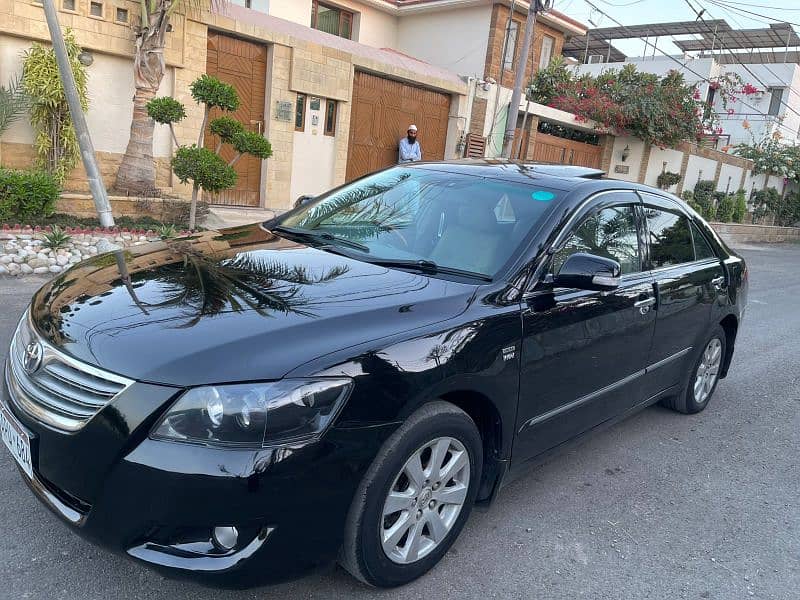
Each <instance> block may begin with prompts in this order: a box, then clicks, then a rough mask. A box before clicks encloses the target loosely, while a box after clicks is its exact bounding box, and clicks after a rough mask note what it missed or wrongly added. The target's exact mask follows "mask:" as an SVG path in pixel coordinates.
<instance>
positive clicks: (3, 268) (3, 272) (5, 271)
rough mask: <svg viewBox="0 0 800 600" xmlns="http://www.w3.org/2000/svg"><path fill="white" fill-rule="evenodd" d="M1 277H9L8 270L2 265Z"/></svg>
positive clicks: (0, 266) (0, 269) (0, 267)
mask: <svg viewBox="0 0 800 600" xmlns="http://www.w3.org/2000/svg"><path fill="white" fill-rule="evenodd" d="M0 275H8V269H6V268H5V267H4V266H3V265H0Z"/></svg>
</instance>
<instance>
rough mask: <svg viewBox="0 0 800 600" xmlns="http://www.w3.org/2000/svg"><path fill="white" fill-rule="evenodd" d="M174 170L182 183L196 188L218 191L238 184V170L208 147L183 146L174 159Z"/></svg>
mask: <svg viewBox="0 0 800 600" xmlns="http://www.w3.org/2000/svg"><path fill="white" fill-rule="evenodd" d="M172 170H173V171H174V172H175V175H176V176H177V177H178V179H179V180H180V182H181V183H189V182H191V183H192V186H193V187H194V188H195V189H202V190H205V191H207V192H218V191H220V190H226V189H228V188H232V187H233V186H234V185H236V180H237V178H238V176H237V174H236V171H235V170H234V169H233V167H231V166H230V165H228V163H226V162H225V161H224V160H222V158H220V156H219V155H218V154H216V153H214V152H212V151H211V150H209V149H208V148H198V147H197V146H194V145H192V146H181V147H180V148H178V150H177V152H175V156H174V157H173V159H172Z"/></svg>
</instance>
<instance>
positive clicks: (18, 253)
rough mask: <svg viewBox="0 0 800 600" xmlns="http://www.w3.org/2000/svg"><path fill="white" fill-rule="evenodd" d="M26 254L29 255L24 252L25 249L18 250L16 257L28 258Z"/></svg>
mask: <svg viewBox="0 0 800 600" xmlns="http://www.w3.org/2000/svg"><path fill="white" fill-rule="evenodd" d="M28 254H30V253H29V252H28V251H27V250H25V248H20V249H19V250H17V256H21V257H22V258H25V257H26V256H28Z"/></svg>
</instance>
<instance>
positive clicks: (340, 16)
mask: <svg viewBox="0 0 800 600" xmlns="http://www.w3.org/2000/svg"><path fill="white" fill-rule="evenodd" d="M353 17H354V14H353V13H352V12H350V11H348V10H344V9H342V8H339V7H338V6H333V5H330V4H325V3H323V2H317V0H313V2H312V5H311V27H313V28H314V29H319V30H320V31H324V32H325V33H330V34H332V35H338V36H339V37H343V38H347V39H348V40H350V39H353Z"/></svg>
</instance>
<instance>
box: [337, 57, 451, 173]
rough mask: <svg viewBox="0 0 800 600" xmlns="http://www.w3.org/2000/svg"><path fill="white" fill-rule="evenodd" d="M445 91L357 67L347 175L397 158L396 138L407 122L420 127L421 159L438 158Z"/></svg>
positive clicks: (442, 136)
mask: <svg viewBox="0 0 800 600" xmlns="http://www.w3.org/2000/svg"><path fill="white" fill-rule="evenodd" d="M449 114H450V96H449V95H448V94H443V93H441V92H435V91H433V90H428V89H425V88H420V87H415V86H412V85H408V84H405V83H400V82H399V81H393V80H391V79H385V78H383V77H378V76H376V75H370V74H369V73H362V72H358V71H357V72H356V74H355V81H354V83H353V108H352V114H351V117H350V150H349V154H348V157H347V180H348V181H350V180H352V179H355V178H356V177H361V176H362V175H365V174H367V173H371V172H372V171H376V170H378V169H382V168H384V167H388V166H390V165H393V164H396V163H397V144H398V142H399V141H400V138H402V137H403V136H405V134H406V130H407V128H408V126H409V125H411V124H412V123H414V124H415V125H416V126H417V127H418V128H419V141H420V144H421V145H422V152H423V158H424V159H425V160H442V159H443V158H444V145H445V140H446V138H447V120H448V116H449Z"/></svg>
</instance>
